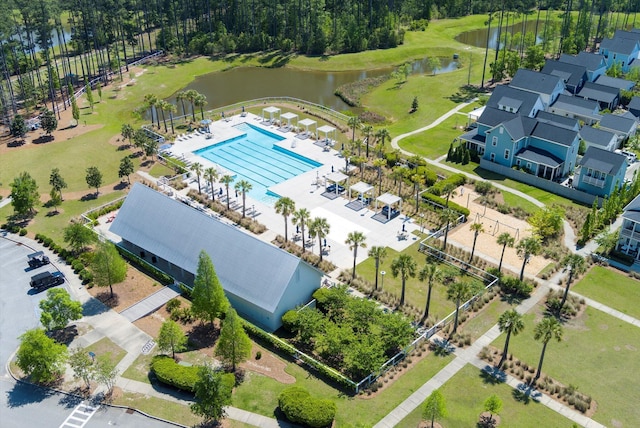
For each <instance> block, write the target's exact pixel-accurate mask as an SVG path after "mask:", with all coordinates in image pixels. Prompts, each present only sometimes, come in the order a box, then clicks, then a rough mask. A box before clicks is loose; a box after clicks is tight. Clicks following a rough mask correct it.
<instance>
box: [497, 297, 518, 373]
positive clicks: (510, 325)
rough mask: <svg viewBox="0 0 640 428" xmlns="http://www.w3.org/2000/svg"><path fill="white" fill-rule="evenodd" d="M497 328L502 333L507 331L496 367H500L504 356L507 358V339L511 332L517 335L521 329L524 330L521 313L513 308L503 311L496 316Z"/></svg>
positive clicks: (509, 337)
mask: <svg viewBox="0 0 640 428" xmlns="http://www.w3.org/2000/svg"><path fill="white" fill-rule="evenodd" d="M498 328H499V329H500V331H501V332H502V333H505V332H506V333H507V337H506V338H505V340H504V349H503V350H502V358H500V362H499V363H498V367H502V363H504V360H505V358H507V352H508V351H509V339H511V334H513V335H514V336H517V335H518V334H520V332H521V331H522V330H524V321H522V315H520V314H519V313H518V311H516V310H515V309H511V310H508V311H505V312H503V313H502V315H500V318H498Z"/></svg>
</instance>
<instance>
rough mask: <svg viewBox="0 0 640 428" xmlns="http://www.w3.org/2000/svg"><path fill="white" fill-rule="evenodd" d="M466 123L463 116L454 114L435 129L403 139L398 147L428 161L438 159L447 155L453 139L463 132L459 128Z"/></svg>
mask: <svg viewBox="0 0 640 428" xmlns="http://www.w3.org/2000/svg"><path fill="white" fill-rule="evenodd" d="M466 123H467V122H466V118H465V116H463V115H459V114H454V115H453V116H451V117H450V118H449V119H447V120H445V121H444V122H442V123H441V124H440V125H438V126H436V127H435V128H431V129H429V130H428V131H424V132H421V133H419V134H415V135H411V136H409V137H406V138H403V139H402V140H400V142H399V144H400V147H402V148H403V149H404V150H408V151H410V152H411V153H415V154H417V155H420V156H423V157H426V158H429V159H436V158H439V157H440V156H443V155H446V154H447V151H448V150H449V146H450V144H451V142H452V141H453V139H454V138H456V137H458V136H459V135H460V134H462V133H463V132H464V131H462V130H460V126H461V125H465V124H466ZM453 166H455V164H453Z"/></svg>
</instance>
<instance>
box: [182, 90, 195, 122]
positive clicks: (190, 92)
mask: <svg viewBox="0 0 640 428" xmlns="http://www.w3.org/2000/svg"><path fill="white" fill-rule="evenodd" d="M197 96H198V91H196V90H195V89H189V90H188V91H186V92H185V93H184V97H185V98H186V99H188V100H189V103H191V117H192V118H193V121H194V122H195V120H196V108H195V106H194V102H195V99H196V97H197Z"/></svg>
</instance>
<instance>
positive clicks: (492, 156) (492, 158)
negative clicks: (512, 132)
mask: <svg viewBox="0 0 640 428" xmlns="http://www.w3.org/2000/svg"><path fill="white" fill-rule="evenodd" d="M495 161H496V154H495V153H491V162H495Z"/></svg>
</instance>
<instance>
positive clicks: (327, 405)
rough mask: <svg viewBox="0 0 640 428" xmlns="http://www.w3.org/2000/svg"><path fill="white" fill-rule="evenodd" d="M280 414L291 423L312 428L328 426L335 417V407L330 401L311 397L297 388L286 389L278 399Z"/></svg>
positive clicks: (305, 391)
mask: <svg viewBox="0 0 640 428" xmlns="http://www.w3.org/2000/svg"><path fill="white" fill-rule="evenodd" d="M278 406H279V407H280V410H282V413H284V415H285V416H286V417H287V419H289V420H290V421H291V422H293V423H298V424H303V425H307V426H310V427H313V428H322V427H326V426H330V425H331V424H332V423H333V419H334V418H335V415H336V405H335V403H334V402H332V401H331V400H326V399H318V398H314V397H312V396H311V395H310V394H309V393H308V392H307V390H305V389H303V388H300V387H298V386H292V387H289V388H286V389H285V390H284V391H282V392H281V393H280V396H279V397H278Z"/></svg>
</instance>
